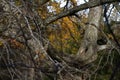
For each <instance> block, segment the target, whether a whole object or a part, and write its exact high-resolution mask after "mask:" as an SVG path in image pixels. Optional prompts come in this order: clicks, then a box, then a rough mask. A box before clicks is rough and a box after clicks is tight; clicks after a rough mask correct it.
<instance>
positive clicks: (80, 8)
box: [44, 0, 119, 25]
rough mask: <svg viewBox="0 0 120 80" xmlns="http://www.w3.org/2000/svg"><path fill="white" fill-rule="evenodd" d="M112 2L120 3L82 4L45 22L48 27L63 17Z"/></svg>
mask: <svg viewBox="0 0 120 80" xmlns="http://www.w3.org/2000/svg"><path fill="white" fill-rule="evenodd" d="M112 2H119V0H94V1H89V2H86V3H84V4H81V5H79V6H76V7H74V8H72V9H69V10H67V11H63V12H61V13H59V14H56V15H54V16H50V17H48V18H47V19H45V20H44V24H45V25H48V24H50V23H52V22H54V21H55V20H58V19H60V18H62V17H65V16H68V15H71V14H74V13H76V12H78V11H81V10H84V9H88V8H92V7H96V6H99V5H103V4H107V3H112Z"/></svg>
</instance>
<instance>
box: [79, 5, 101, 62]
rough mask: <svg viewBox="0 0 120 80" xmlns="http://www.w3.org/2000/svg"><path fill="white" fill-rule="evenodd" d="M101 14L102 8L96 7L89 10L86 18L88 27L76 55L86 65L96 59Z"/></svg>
mask: <svg viewBox="0 0 120 80" xmlns="http://www.w3.org/2000/svg"><path fill="white" fill-rule="evenodd" d="M101 13H102V7H101V6H98V7H95V8H91V9H90V12H89V16H88V25H87V26H86V31H85V35H84V39H83V42H82V44H81V46H80V49H79V51H78V53H77V55H79V58H80V60H81V61H84V62H85V63H86V64H87V63H89V62H92V61H94V60H95V59H96V58H97V54H96V53H97V43H96V42H97V39H98V28H99V21H100V17H101Z"/></svg>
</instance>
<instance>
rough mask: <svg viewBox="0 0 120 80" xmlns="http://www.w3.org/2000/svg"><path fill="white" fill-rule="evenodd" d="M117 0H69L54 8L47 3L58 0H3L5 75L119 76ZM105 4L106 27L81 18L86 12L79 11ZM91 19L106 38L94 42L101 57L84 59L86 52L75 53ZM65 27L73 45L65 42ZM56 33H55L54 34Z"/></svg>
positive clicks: (0, 41) (73, 79)
mask: <svg viewBox="0 0 120 80" xmlns="http://www.w3.org/2000/svg"><path fill="white" fill-rule="evenodd" d="M118 1H119V0H102V1H101V0H90V1H89V2H86V3H84V4H81V5H78V6H77V1H75V0H66V5H65V6H64V7H63V8H61V7H59V8H56V11H54V10H53V9H51V8H48V6H51V5H53V6H54V7H57V5H58V4H57V2H55V1H49V0H0V80H87V79H89V80H103V79H105V80H107V79H109V80H113V79H115V80H119V79H120V77H119V76H118V75H119V74H120V73H119V70H120V69H119V67H120V64H119V63H120V60H119V57H120V55H119V52H120V44H119V36H120V35H118V34H119V30H120V28H119V24H120V23H119V21H111V20H110V15H112V13H111V12H112V10H113V9H116V10H117V12H118V13H119V11H120V5H119V2H118ZM53 3H54V4H53ZM56 4H57V5H56ZM111 4H112V5H111ZM69 5H71V6H70V7H69ZM100 5H101V6H102V10H103V12H102V17H101V21H100V22H101V25H100V26H103V25H104V26H103V27H104V28H105V29H102V28H98V27H97V26H96V25H95V24H92V23H89V22H87V21H86V20H83V22H82V19H85V18H86V17H83V16H84V15H81V14H79V13H77V12H78V11H81V10H85V9H88V8H89V9H90V8H94V7H96V6H100ZM111 6H112V7H111ZM52 10H53V12H51V11H52ZM108 11H109V12H108ZM66 16H67V18H64V17H66ZM63 18H64V19H63ZM103 18H104V20H103ZM67 20H68V21H67ZM65 21H66V23H65ZM63 22H64V24H62V23H63ZM70 22H71V23H70ZM78 23H79V24H78ZM67 24H70V25H73V26H75V30H74V31H76V32H77V31H78V32H77V33H75V32H74V31H72V30H71V28H72V27H68V28H65V27H64V26H66V25H67ZM88 25H91V26H94V27H95V28H97V30H98V32H99V34H100V36H101V35H102V38H101V37H98V38H97V41H96V42H94V43H96V44H97V45H96V52H97V53H98V54H97V55H98V57H97V58H95V59H93V60H92V59H91V58H92V56H91V57H90V56H88V57H89V58H87V59H83V60H82V59H81V57H83V56H85V55H83V56H79V55H76V54H77V51H78V49H79V47H80V44H82V41H83V40H84V39H83V37H84V34H85V31H86V28H84V26H88ZM61 26H63V27H61ZM68 26H69V25H68ZM72 29H74V28H72ZM64 30H65V31H64ZM52 31H53V33H52ZM62 31H64V32H62ZM66 31H67V32H68V33H69V36H70V38H68V39H70V40H67V41H69V43H68V44H69V45H68V46H72V47H69V48H65V46H67V45H64V44H65V43H62V42H63V41H64V40H63V38H65V34H68V33H67V32H66ZM65 32H66V33H65ZM73 32H74V33H73ZM51 33H52V34H54V36H56V37H55V38H54V39H53V40H50V39H51V38H50V36H51V35H50V34H51ZM96 34H97V33H96ZM76 35H77V36H76ZM58 37H59V38H58ZM52 42H53V43H54V44H53V43H52ZM84 47H86V46H84ZM87 47H89V46H87ZM63 48H65V49H63ZM73 48H74V49H73ZM80 49H81V48H80ZM87 49H88V48H85V50H84V51H85V52H87V51H88V50H87ZM71 50H72V51H71ZM85 52H84V53H85ZM73 53H74V54H73ZM75 53H76V54H75ZM78 53H79V52H78ZM78 56H79V57H78ZM85 57H87V56H85Z"/></svg>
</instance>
